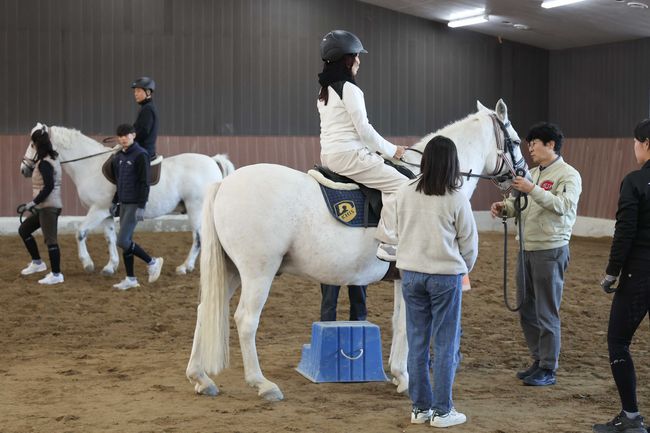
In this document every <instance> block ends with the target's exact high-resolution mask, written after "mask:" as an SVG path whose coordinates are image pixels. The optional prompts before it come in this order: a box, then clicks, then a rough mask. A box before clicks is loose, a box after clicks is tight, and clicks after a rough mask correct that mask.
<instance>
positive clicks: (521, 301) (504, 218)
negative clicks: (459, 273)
mask: <svg viewBox="0 0 650 433" xmlns="http://www.w3.org/2000/svg"><path fill="white" fill-rule="evenodd" d="M522 199H523V201H524V204H523V206H522V204H521V201H522ZM514 205H515V224H517V230H518V234H519V265H520V267H521V270H520V275H521V293H519V291H517V297H519V295H521V297H520V298H519V302H518V304H517V306H516V307H512V306H511V305H510V301H508V222H507V221H508V217H507V216H506V214H505V210H504V212H503V215H502V217H501V222H502V223H503V302H504V303H505V305H506V308H507V309H508V310H509V311H512V312H513V313H514V312H517V311H519V310H520V309H521V307H522V305H524V301H525V300H526V263H525V262H524V233H523V228H522V224H521V213H522V212H523V210H524V209H526V207H528V195H527V194H521V195H520V196H519V197H517V198H516V199H515V201H514Z"/></svg>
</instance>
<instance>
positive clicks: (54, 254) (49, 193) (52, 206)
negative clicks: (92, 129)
mask: <svg viewBox="0 0 650 433" xmlns="http://www.w3.org/2000/svg"><path fill="white" fill-rule="evenodd" d="M31 140H32V146H34V149H35V151H36V153H35V155H36V157H35V158H34V166H33V172H32V176H31V177H32V191H33V197H34V198H33V199H32V201H30V202H29V203H27V204H24V205H20V206H19V212H21V213H23V212H24V211H29V212H30V213H31V215H30V216H29V217H27V218H26V219H25V220H24V221H23V222H22V223H21V224H20V227H19V228H18V234H19V235H20V237H21V238H22V240H23V242H24V243H25V247H26V248H27V251H28V252H29V254H30V255H31V256H32V261H31V262H30V263H29V265H28V266H27V267H26V268H25V269H23V270H22V271H20V273H21V275H32V274H35V273H38V272H45V271H46V270H47V265H46V264H45V262H43V261H42V260H41V256H40V253H39V251H38V246H37V245H36V240H34V237H33V236H32V234H33V233H34V232H35V231H36V230H38V229H39V228H40V229H41V230H42V232H43V237H44V238H45V245H47V252H48V254H49V256H50V265H51V266H52V272H50V273H48V274H47V275H46V276H45V277H44V278H42V279H40V280H38V282H39V284H59V283H62V282H63V274H62V273H61V253H60V251H59V244H58V241H57V225H58V220H59V215H61V209H62V208H63V202H62V200H61V175H62V174H61V163H60V162H59V160H58V156H59V154H58V153H57V152H56V151H55V150H54V149H53V148H52V142H51V141H50V135H49V132H48V129H47V126H45V125H42V124H40V123H39V124H38V125H36V126H35V127H34V129H32V135H31Z"/></svg>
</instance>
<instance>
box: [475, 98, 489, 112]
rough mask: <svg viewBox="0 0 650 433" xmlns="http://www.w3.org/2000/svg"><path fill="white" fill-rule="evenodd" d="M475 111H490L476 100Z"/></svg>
mask: <svg viewBox="0 0 650 433" xmlns="http://www.w3.org/2000/svg"><path fill="white" fill-rule="evenodd" d="M476 109H477V110H478V111H490V110H489V109H488V108H487V107H486V106H485V105H483V104H481V101H479V100H478V99H477V100H476Z"/></svg>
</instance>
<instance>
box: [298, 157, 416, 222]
mask: <svg viewBox="0 0 650 433" xmlns="http://www.w3.org/2000/svg"><path fill="white" fill-rule="evenodd" d="M386 164H388V165H390V166H392V167H393V168H395V169H396V170H398V171H399V172H400V173H402V174H403V175H405V176H406V177H408V178H409V179H413V178H415V175H414V174H413V172H411V171H410V170H408V169H407V168H406V167H402V166H397V165H395V164H393V163H392V162H390V161H388V160H386ZM307 173H308V174H309V175H310V176H312V177H313V178H314V179H316V181H317V182H318V183H319V186H320V189H321V192H322V193H323V198H324V199H325V203H326V204H327V208H328V209H329V211H330V213H331V214H332V216H333V217H334V218H336V220H337V221H339V222H341V223H343V224H345V225H347V226H350V227H377V225H378V224H379V216H380V215H381V208H382V207H383V203H382V200H381V191H379V190H378V189H374V188H369V187H367V186H365V185H363V184H360V183H357V182H355V181H354V180H352V179H350V178H349V177H345V176H341V175H340V174H337V173H335V172H333V171H332V170H330V169H329V168H327V167H323V166H318V165H317V166H315V167H314V169H313V170H309V171H308V172H307Z"/></svg>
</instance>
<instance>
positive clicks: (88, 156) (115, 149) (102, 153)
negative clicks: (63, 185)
mask: <svg viewBox="0 0 650 433" xmlns="http://www.w3.org/2000/svg"><path fill="white" fill-rule="evenodd" d="M117 150H118V148H117V145H116V146H114V147H113V148H112V149H110V150H106V151H104V152H99V153H93V154H92V155H86V156H82V157H81V158H75V159H69V160H67V161H61V164H67V163H69V162H77V161H83V160H84V159H90V158H94V157H96V156H100V155H105V154H107V153H115V151H117Z"/></svg>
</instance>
